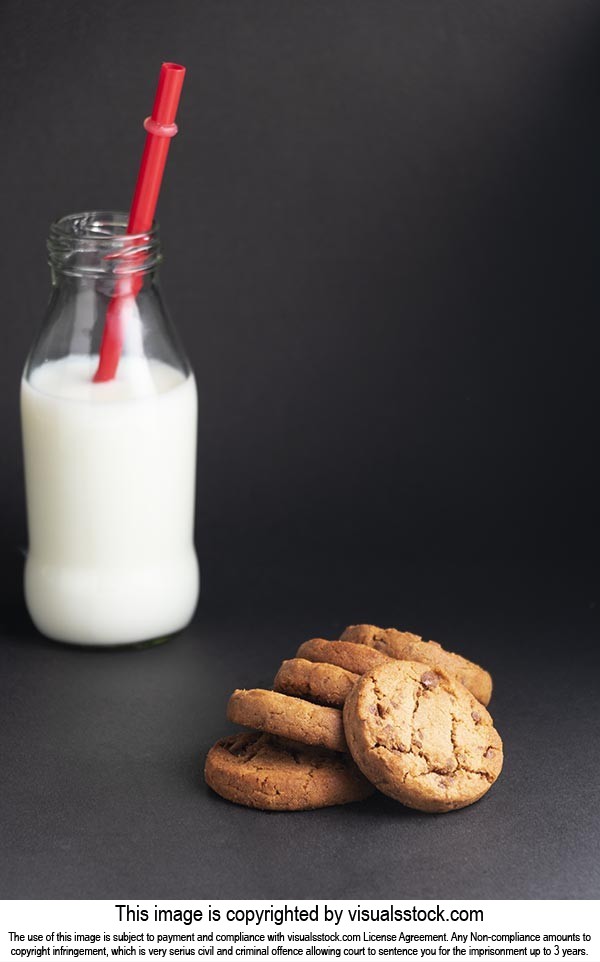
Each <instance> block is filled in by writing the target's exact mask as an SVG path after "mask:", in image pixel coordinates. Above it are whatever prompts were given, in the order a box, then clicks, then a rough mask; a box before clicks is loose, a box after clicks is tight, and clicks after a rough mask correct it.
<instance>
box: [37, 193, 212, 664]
mask: <svg viewBox="0 0 600 962" xmlns="http://www.w3.org/2000/svg"><path fill="white" fill-rule="evenodd" d="M126 224H127V215H126V214H120V213H114V212H91V213H82V214H72V215H69V216H67V217H63V218H62V219H61V220H59V221H57V222H56V223H54V224H53V225H52V227H51V229H50V237H49V241H48V250H49V254H50V267H51V273H52V294H51V298H50V302H49V305H48V310H47V313H46V317H45V320H44V322H43V325H42V328H41V330H40V332H39V334H38V336H37V338H36V340H35V343H34V345H33V348H32V350H31V353H30V355H29V358H28V360H27V363H26V365H25V371H24V373H23V379H22V384H21V419H22V430H23V449H24V464H25V487H26V498H27V519H28V529H29V552H28V555H27V562H26V565H25V598H26V602H27V607H28V609H29V613H30V615H31V617H32V619H33V621H34V622H35V624H36V626H37V627H38V628H39V630H40V631H42V632H43V633H44V634H45V635H47V636H48V637H50V638H54V639H57V640H59V641H64V642H70V643H73V644H78V645H127V644H135V643H140V642H149V641H153V640H159V639H162V638H164V637H165V636H166V635H169V634H171V633H172V632H175V631H177V630H178V629H180V628H183V627H184V626H185V625H186V624H187V623H188V622H189V620H190V619H191V617H192V615H193V613H194V609H195V607H196V604H197V600H198V588H199V573H198V562H197V559H196V553H195V550H194V543H193V524H194V503H195V470H196V410H197V401H196V384H195V381H194V376H193V374H192V372H191V369H190V366H189V363H188V361H187V359H186V357H185V355H184V353H183V351H182V348H181V346H180V344H179V341H178V339H177V336H176V334H175V331H174V329H173V327H172V325H171V323H170V321H169V319H168V317H167V315H166V313H165V309H164V306H163V303H162V301H161V298H160V294H159V291H158V288H157V285H156V268H157V266H158V264H159V262H160V259H161V253H160V244H159V237H158V230H157V228H156V227H154V228H153V229H152V231H150V232H149V233H147V234H143V235H130V236H127V235H126ZM134 278H135V280H134ZM128 291H129V294H128V293H127V292H128ZM131 291H134V293H133V294H132V293H131ZM115 295H116V296H117V298H118V300H119V325H120V328H119V330H120V334H119V337H120V345H119V359H118V365H117V367H116V374H115V376H114V377H111V378H110V379H108V380H104V381H101V382H97V381H94V374H95V372H96V371H97V368H98V362H99V351H100V345H101V342H102V336H103V330H104V326H105V319H106V315H107V308H108V306H109V304H112V305H113V306H114V304H115V300H114V298H115Z"/></svg>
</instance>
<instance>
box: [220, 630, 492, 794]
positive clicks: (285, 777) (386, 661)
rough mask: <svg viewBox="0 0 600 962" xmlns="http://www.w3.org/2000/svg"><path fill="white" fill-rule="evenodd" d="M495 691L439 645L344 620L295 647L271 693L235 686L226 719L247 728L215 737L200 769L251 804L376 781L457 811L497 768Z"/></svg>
mask: <svg viewBox="0 0 600 962" xmlns="http://www.w3.org/2000/svg"><path fill="white" fill-rule="evenodd" d="M491 696H492V679H491V676H490V675H489V674H488V672H487V671H485V670H484V669H483V668H480V667H479V665H475V664H474V663H473V662H470V661H468V660H467V659H466V658H463V657H462V656H461V655H457V654H454V653H453V652H449V651H446V650H445V649H444V648H442V647H441V645H439V644H437V642H435V641H423V639H422V638H420V637H419V636H418V635H413V634H411V633H410V632H405V631H397V630H396V629H395V628H385V629H382V628H376V627H375V626H374V625H351V626H350V627H348V628H346V630H345V631H344V633H343V634H342V636H341V639H340V640H339V641H325V640H323V639H321V638H317V639H313V640H312V641H306V642H304V644H302V645H300V648H299V649H298V651H297V653H296V657H295V658H292V659H290V660H288V661H284V662H283V664H282V665H281V667H280V669H279V671H278V672H277V675H276V676H275V680H274V682H273V690H272V691H270V690H267V689H262V688H251V689H247V690H237V691H234V693H233V694H232V696H231V698H230V699H229V706H228V710H227V717H228V718H229V720H230V721H232V722H234V723H236V724H238V725H243V726H245V727H247V728H251V729H253V731H250V732H245V733H241V734H237V735H232V736H230V737H229V738H223V739H221V740H220V741H218V742H217V743H216V745H214V746H213V747H212V748H211V750H210V751H209V753H208V756H207V759H206V767H205V778H206V781H207V783H208V784H209V785H210V787H211V788H212V789H213V790H214V791H215V792H217V793H218V794H219V795H222V796H223V797H224V798H227V799H229V800H230V801H232V802H238V803H239V804H241V805H248V806H250V807H252V808H261V809H270V810H278V811H297V810H301V809H310V808H322V807H324V806H326V805H340V804H344V803H346V802H354V801H358V800H360V799H363V798H366V797H367V796H368V795H370V794H372V793H373V792H374V791H375V789H379V791H381V792H384V793H385V794H386V795H389V796H391V797H392V798H395V799H397V800H398V801H399V802H402V803H403V804H404V805H408V806H409V807H410V808H417V809H420V810H421V811H425V812H448V811H452V810H453V809H457V808H463V807H464V806H466V805H470V804H472V803H473V802H476V801H477V800H478V799H480V798H481V796H482V795H484V794H485V793H486V792H487V791H488V789H489V788H490V786H491V785H493V783H494V782H495V781H496V779H497V777H498V775H499V774H500V770H501V768H502V757H503V756H502V741H501V739H500V736H499V735H498V733H497V731H496V730H495V728H494V725H493V720H492V718H491V716H490V714H489V713H488V711H487V710H486V707H485V706H486V705H487V704H488V703H489V701H490V698H491Z"/></svg>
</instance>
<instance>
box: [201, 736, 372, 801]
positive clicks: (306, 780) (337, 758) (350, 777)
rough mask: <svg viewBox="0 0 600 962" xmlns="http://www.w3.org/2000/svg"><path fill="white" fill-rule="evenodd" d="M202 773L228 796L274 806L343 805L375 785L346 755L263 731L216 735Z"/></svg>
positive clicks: (220, 793)
mask: <svg viewBox="0 0 600 962" xmlns="http://www.w3.org/2000/svg"><path fill="white" fill-rule="evenodd" d="M204 776H205V778H206V781H207V783H208V784H209V785H210V787H211V788H212V789H213V791H215V792H217V794H219V795H221V796H222V797H223V798H227V799H229V801H230V802H237V803H238V804H239V805H247V806H249V807H250V808H262V809H270V810H271V811H288V812H290V811H299V810H302V809H308V808H323V807H325V806H326V805H344V804H345V803H347V802H355V801H358V800H359V799H362V798H366V797H367V796H368V795H371V794H372V793H373V791H374V788H373V786H372V785H371V784H370V783H369V782H368V781H367V780H366V779H365V778H364V777H363V776H362V775H361V773H360V771H359V770H358V768H357V767H356V765H355V764H354V762H353V761H352V759H350V758H349V757H348V756H347V755H339V754H334V753H329V752H326V751H322V750H319V749H318V748H309V747H307V746H306V745H299V744H295V743H294V742H287V741H284V740H282V739H278V738H274V737H273V736H272V735H265V734H262V733H260V732H244V733H240V734H238V735H231V736H230V737H229V738H222V739H221V740H220V741H218V742H217V743H216V745H213V747H212V748H211V749H210V751H209V753H208V756H207V758H206V765H205V769H204Z"/></svg>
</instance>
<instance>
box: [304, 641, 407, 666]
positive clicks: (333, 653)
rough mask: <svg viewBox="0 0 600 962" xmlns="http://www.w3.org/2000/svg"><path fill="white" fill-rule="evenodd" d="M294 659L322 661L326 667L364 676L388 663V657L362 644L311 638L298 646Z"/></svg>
mask: <svg viewBox="0 0 600 962" xmlns="http://www.w3.org/2000/svg"><path fill="white" fill-rule="evenodd" d="M296 658H306V659H307V661H322V662H326V663H327V664H328V665H337V666H338V667H339V668H345V669H346V671H351V672H352V673H353V674H354V675H364V673H365V671H369V669H371V668H374V667H375V665H380V664H381V663H382V662H384V661H390V658H389V656H388V655H386V654H384V653H383V652H381V651H376V650H375V649H374V648H373V647H366V645H365V644H363V643H362V642H361V643H360V644H354V643H352V642H351V641H326V640H325V639H324V638H313V639H312V640H311V641H305V642H304V643H303V644H301V645H300V647H299V648H298V651H297V652H296Z"/></svg>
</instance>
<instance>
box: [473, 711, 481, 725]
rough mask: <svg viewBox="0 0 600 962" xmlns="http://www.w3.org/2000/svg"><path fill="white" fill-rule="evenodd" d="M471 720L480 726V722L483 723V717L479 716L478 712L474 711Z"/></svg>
mask: <svg viewBox="0 0 600 962" xmlns="http://www.w3.org/2000/svg"><path fill="white" fill-rule="evenodd" d="M471 718H472V719H473V721H474V722H475V724H476V725H478V724H479V722H480V721H481V715H480V714H479V712H478V711H472V712H471Z"/></svg>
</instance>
